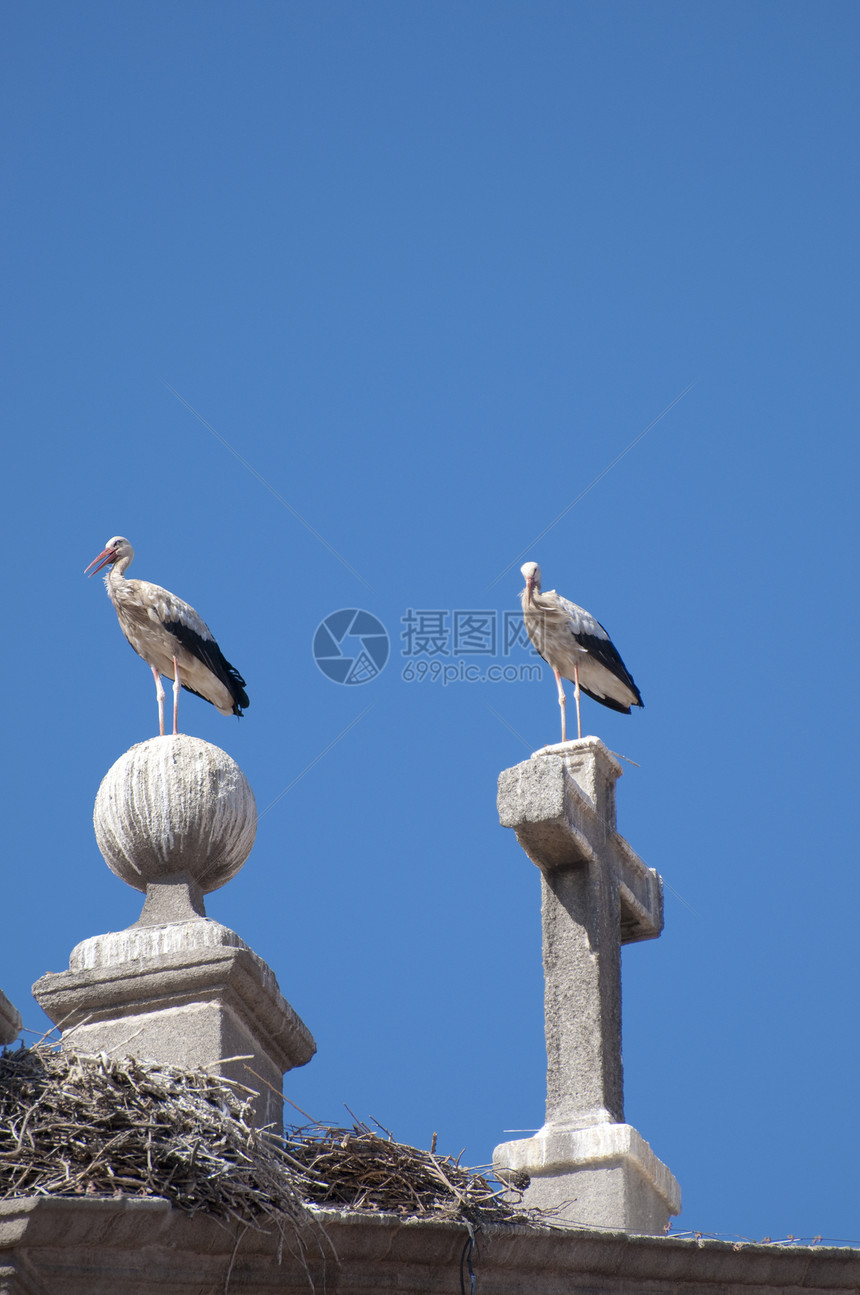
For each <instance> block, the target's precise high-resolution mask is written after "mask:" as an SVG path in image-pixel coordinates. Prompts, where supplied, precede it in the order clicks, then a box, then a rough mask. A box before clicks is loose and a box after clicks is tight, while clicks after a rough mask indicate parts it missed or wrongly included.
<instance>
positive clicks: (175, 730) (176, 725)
mask: <svg viewBox="0 0 860 1295" xmlns="http://www.w3.org/2000/svg"><path fill="white" fill-rule="evenodd" d="M181 687H182V684H181V683H180V682H179V665H178V662H177V660H176V657H174V658H173V736H174V737H176V734H177V733H178V732H179V690H180V688H181Z"/></svg>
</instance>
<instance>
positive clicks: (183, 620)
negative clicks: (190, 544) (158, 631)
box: [141, 582, 249, 715]
mask: <svg viewBox="0 0 860 1295" xmlns="http://www.w3.org/2000/svg"><path fill="white" fill-rule="evenodd" d="M141 583H143V582H141ZM149 588H150V591H151V595H152V609H153V612H154V614H155V615H156V616H157V617H158V619H159V620H160V622H161V624H162V625H163V626H164V628H165V629H166V630H167V631H168V632H169V633H170V634H172V635H173V637H174V638H175V639H176V640H177V641H178V642H179V643H181V645H182V646H183V647H184V648H185V650H186V652H190V653H191V655H192V656H193V657H196V658H197V660H198V661H200V662H202V664H203V665H205V666H206V669H207V670H211V672H212V674H213V675H214V676H215V678H216V679H218V680H220V682H221V683H222V684H223V685H224V687H225V688H226V689H227V691H228V692H229V693H230V696H231V697H232V698H233V700H234V702H235V703H236V707H237V709H236V711H235V713H236V714H238V715H241V714H242V708H243V707H245V706H247V705H248V704H249V702H248V694H247V693H246V692H245V680H244V679H243V678H242V676H241V675H240V674H239V671H238V670H237V669H236V667H235V666H232V665H231V664H230V662H229V661H228V660H227V659H226V657H225V656H224V654H223V652H222V651H221V649H220V648H219V646H218V644H217V643H216V642H215V639H214V637H213V635H212V631H211V630H210V628H209V626H208V625H207V624H206V622H205V621H204V619H203V617H202V616H200V615H199V614H198V613H197V612H196V611H195V610H194V608H193V607H190V606H189V605H188V603H186V602H183V601H182V599H181V598H177V597H176V596H175V594H172V593H169V592H168V590H167V589H161V588H160V587H159V586H158V585H150V586H149ZM182 686H183V687H184V688H186V689H187V690H188V692H193V693H194V694H195V696H197V697H203V693H199V692H197V691H196V689H194V688H189V687H188V685H187V684H185V683H183V685H182ZM209 700H211V699H210V698H208V697H204V701H209Z"/></svg>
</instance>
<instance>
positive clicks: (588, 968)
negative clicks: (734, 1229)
mask: <svg viewBox="0 0 860 1295" xmlns="http://www.w3.org/2000/svg"><path fill="white" fill-rule="evenodd" d="M621 773H622V769H621V766H620V764H619V763H618V761H617V760H616V759H615V758H614V756H612V755H611V754H610V753H609V751H608V750H607V749H606V747H605V746H604V745H603V743H602V742H601V741H600V740H599V738H595V737H586V738H581V739H579V740H578V741H574V742H566V743H560V744H558V745H557V746H554V747H546V748H545V749H544V750H543V751H539V752H537V753H536V754H535V755H534V756H532V758H531V759H530V760H526V761H524V762H523V763H522V764H519V765H516V766H515V767H514V768H512V769H506V770H505V771H504V772H503V773H502V774H501V775H500V777H499V797H498V804H499V817H500V819H501V822H502V825H503V826H504V827H512V828H513V829H514V831H515V833H516V836H517V840H518V841H519V843H520V845H521V846H522V848H523V850H524V851H525V853H526V854H527V855H528V857H529V858H530V859H531V860H532V862H533V863H535V864H537V866H538V868H540V871H541V890H542V918H543V960H544V976H545V995H544V1007H545V1028H546V1049H547V1095H546V1122H545V1124H544V1126H543V1128H542V1129H540V1130H539V1131H538V1132H537V1133H536V1134H535V1135H534V1137H531V1138H526V1139H522V1140H519V1141H517V1142H507V1143H503V1144H502V1145H501V1146H499V1147H497V1148H496V1151H495V1154H494V1162H495V1165H496V1167H497V1169H499V1170H500V1171H502V1173H504V1172H505V1171H517V1172H524V1173H526V1174H528V1175H529V1177H530V1179H531V1186H530V1187H529V1189H528V1190H527V1192H526V1195H525V1198H524V1203H525V1204H526V1205H528V1206H538V1207H539V1208H542V1209H551V1210H552V1211H553V1212H554V1214H555V1215H556V1217H558V1218H559V1219H560V1220H561V1221H567V1222H570V1223H578V1224H581V1225H585V1226H599V1227H609V1228H613V1229H618V1230H622V1231H628V1232H646V1233H661V1232H664V1231H665V1230H666V1226H667V1224H668V1220H669V1216H670V1215H672V1214H677V1213H679V1212H680V1190H679V1188H678V1184H677V1182H676V1181H675V1179H674V1178H673V1177H672V1175H671V1174H670V1172H669V1170H668V1169H667V1168H666V1166H665V1165H663V1164H661V1162H660V1161H659V1160H658V1159H657V1158H656V1156H655V1155H654V1153H653V1152H652V1151H651V1148H650V1147H649V1146H648V1144H647V1143H646V1142H645V1141H644V1140H643V1139H642V1138H641V1137H640V1135H639V1134H638V1133H637V1132H636V1130H635V1129H633V1128H631V1126H630V1125H628V1124H625V1122H624V1081H623V1071H622V1064H621V945H622V944H629V943H633V942H635V941H637V940H652V939H655V938H656V937H657V936H658V935H659V934H660V932H661V930H662V928H663V894H662V882H661V879H660V877H659V876H658V875H657V873H656V872H655V871H654V870H653V869H652V868H648V867H647V866H646V865H645V864H644V863H643V862H642V860H641V859H640V858H639V856H638V855H637V854H635V853H634V851H633V850H632V849H631V847H630V846H629V845H628V844H627V842H626V841H625V840H624V838H623V837H622V836H620V835H619V834H618V832H617V831H616V828H615V782H616V780H617V779H618V778H619V777H620V775H621Z"/></svg>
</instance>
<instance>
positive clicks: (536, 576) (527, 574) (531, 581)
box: [520, 562, 540, 607]
mask: <svg viewBox="0 0 860 1295" xmlns="http://www.w3.org/2000/svg"><path fill="white" fill-rule="evenodd" d="M520 571H521V572H522V574H523V577H524V579H525V582H526V595H527V599H528V604H529V606H530V607H531V605H532V602H533V596H534V594H536V593H538V594H539V593H540V567H539V566H538V564H537V563H536V562H524V563H523V565H522V566H521V567H520Z"/></svg>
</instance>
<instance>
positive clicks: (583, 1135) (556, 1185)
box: [493, 1124, 681, 1236]
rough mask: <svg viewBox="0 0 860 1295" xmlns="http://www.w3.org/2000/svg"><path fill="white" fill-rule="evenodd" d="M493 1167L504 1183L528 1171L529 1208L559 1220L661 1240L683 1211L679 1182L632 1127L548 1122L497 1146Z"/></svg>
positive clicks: (525, 1200)
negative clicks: (573, 1126)
mask: <svg viewBox="0 0 860 1295" xmlns="http://www.w3.org/2000/svg"><path fill="white" fill-rule="evenodd" d="M493 1167H494V1169H495V1170H496V1172H497V1173H498V1174H499V1176H500V1177H502V1178H503V1179H504V1178H505V1177H506V1176H507V1173H508V1172H518V1173H523V1172H524V1173H526V1174H528V1175H529V1178H530V1179H531V1186H530V1187H528V1188H527V1190H526V1192H525V1194H524V1197H523V1207H524V1208H526V1209H540V1210H548V1211H551V1212H552V1219H553V1221H556V1222H559V1223H565V1222H566V1223H571V1224H576V1225H578V1226H579V1227H594V1228H609V1229H611V1230H613V1231H617V1232H632V1233H637V1234H640V1235H654V1236H662V1235H664V1234H665V1232H666V1230H667V1228H668V1224H669V1219H670V1217H671V1216H672V1215H673V1214H680V1212H681V1189H680V1187H679V1186H678V1183H677V1181H676V1179H675V1178H674V1177H673V1175H672V1174H671V1173H670V1172H669V1170H668V1169H667V1168H666V1166H665V1165H664V1164H663V1163H662V1161H660V1160H658V1159H657V1157H656V1156H655V1155H654V1152H653V1151H652V1150H651V1148H650V1147H649V1145H648V1143H647V1142H646V1141H645V1140H644V1138H642V1137H641V1136H640V1135H639V1134H638V1133H637V1132H636V1130H635V1129H634V1128H632V1127H631V1125H629V1124H595V1125H592V1126H591V1127H590V1128H585V1129H565V1128H564V1127H563V1126H561V1125H552V1124H549V1125H545V1126H544V1128H542V1129H540V1130H539V1131H538V1132H537V1133H536V1134H535V1136H534V1137H532V1138H523V1139H520V1140H518V1141H516V1142H503V1143H502V1144H501V1145H500V1146H498V1147H496V1149H495V1151H494V1152H493Z"/></svg>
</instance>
